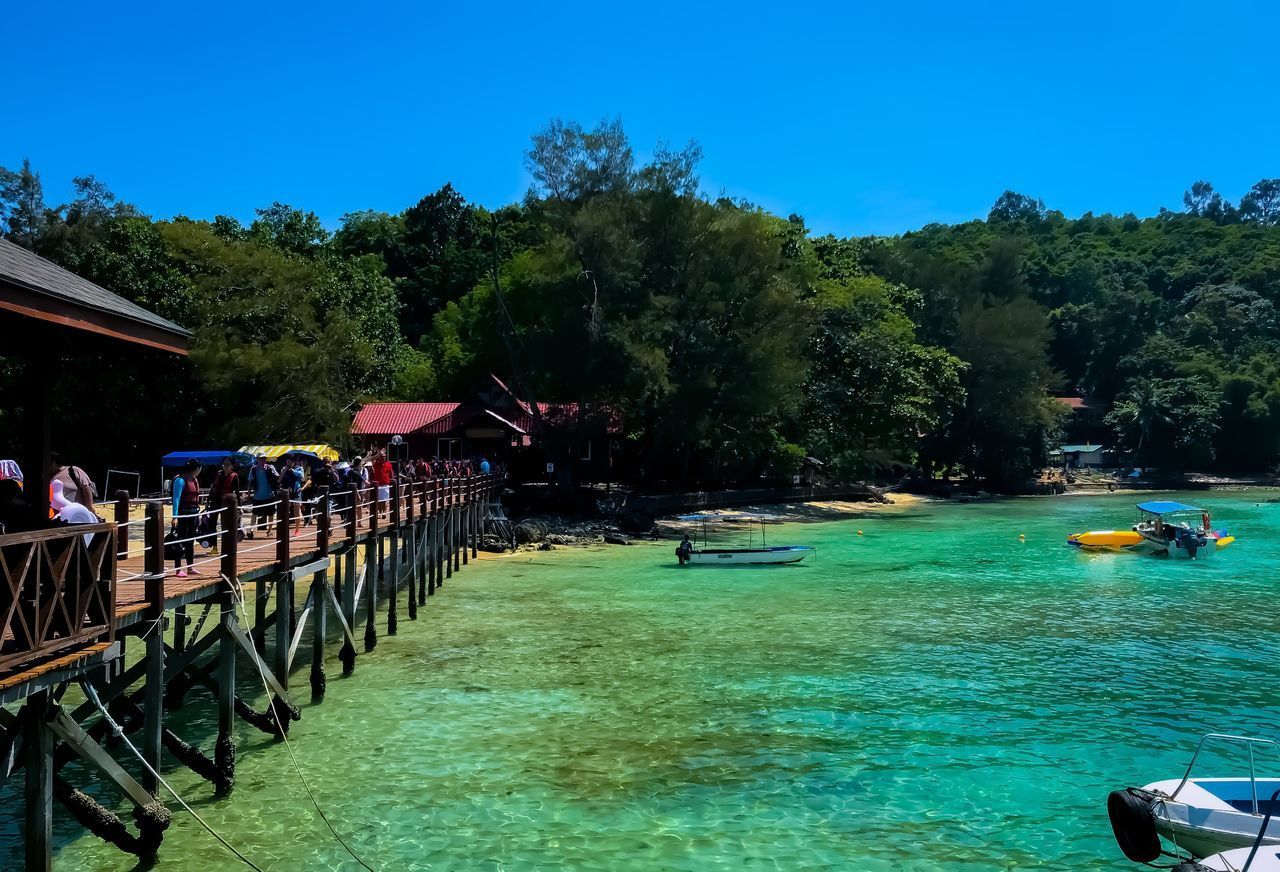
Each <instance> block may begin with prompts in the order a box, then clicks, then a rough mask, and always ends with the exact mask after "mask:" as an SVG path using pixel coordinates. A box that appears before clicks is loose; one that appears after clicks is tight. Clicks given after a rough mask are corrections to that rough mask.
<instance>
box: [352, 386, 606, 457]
mask: <svg viewBox="0 0 1280 872" xmlns="http://www.w3.org/2000/svg"><path fill="white" fill-rule="evenodd" d="M351 433H352V435H353V436H354V437H355V438H356V439H357V440H358V441H359V442H360V443H361V444H362V447H363V449H364V450H365V451H368V450H371V449H373V448H375V447H383V446H385V445H387V444H388V443H389V442H390V441H391V440H392V438H394V437H395V436H399V437H401V438H402V439H403V440H404V441H405V442H406V443H407V444H408V446H409V447H408V455H409V456H410V457H414V458H417V457H425V458H436V457H438V458H441V459H443V460H449V459H470V458H479V457H485V458H488V459H489V460H490V461H498V462H501V463H504V464H506V465H507V466H508V468H509V470H510V472H511V475H512V477H513V478H515V479H517V480H525V481H529V480H545V479H547V478H549V477H551V476H556V477H557V478H560V477H562V476H561V474H563V475H565V476H567V477H568V478H569V480H571V481H577V482H592V481H609V480H611V479H612V478H613V476H614V470H613V459H614V452H615V448H616V442H617V439H618V438H619V437H620V436H621V433H622V420H621V417H620V416H619V415H618V414H617V413H616V412H615V411H614V410H612V409H608V408H599V407H596V408H590V407H587V406H584V405H580V404H578V403H538V404H537V405H536V406H535V405H534V404H532V403H530V402H527V401H525V400H522V399H521V398H520V397H518V396H517V395H516V393H515V392H514V391H513V390H511V388H509V387H508V386H507V385H506V384H505V383H504V382H503V381H502V380H501V379H500V378H498V377H497V376H496V375H490V376H489V377H488V378H486V379H485V380H484V381H483V382H482V383H481V384H480V385H479V386H478V387H477V389H476V390H475V391H474V392H473V393H472V395H471V396H470V397H468V398H466V399H465V400H464V401H461V402H431V403H370V404H368V405H366V406H365V407H364V408H362V409H360V411H359V412H357V413H356V416H355V420H354V421H353V422H352V425H351ZM548 464H550V465H551V466H552V472H551V473H548Z"/></svg>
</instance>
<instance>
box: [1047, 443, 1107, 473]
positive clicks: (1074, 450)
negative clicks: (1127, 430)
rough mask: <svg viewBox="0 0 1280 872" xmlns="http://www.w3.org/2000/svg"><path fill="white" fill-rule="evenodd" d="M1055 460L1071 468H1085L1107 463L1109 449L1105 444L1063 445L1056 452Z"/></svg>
mask: <svg viewBox="0 0 1280 872" xmlns="http://www.w3.org/2000/svg"><path fill="white" fill-rule="evenodd" d="M1054 454H1055V455H1056V457H1055V460H1056V461H1057V462H1058V463H1061V464H1063V465H1065V466H1069V467H1071V468H1072V469H1085V468H1087V467H1094V466H1107V465H1109V459H1108V458H1109V455H1110V454H1111V451H1110V450H1109V449H1108V448H1107V447H1106V446H1105V445H1090V444H1088V443H1083V444H1079V445H1063V446H1061V447H1060V448H1059V449H1058V450H1057V451H1056V452H1054Z"/></svg>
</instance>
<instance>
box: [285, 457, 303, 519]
mask: <svg viewBox="0 0 1280 872" xmlns="http://www.w3.org/2000/svg"><path fill="white" fill-rule="evenodd" d="M302 479H303V473H302V460H301V458H298V457H291V458H288V459H286V460H285V462H284V471H283V472H282V473H280V486H281V487H282V488H284V489H285V490H286V491H288V492H289V514H290V515H291V516H292V517H291V518H281V519H280V520H281V522H282V523H284V524H285V525H286V526H287V525H288V524H289V521H290V520H292V521H293V533H294V535H295V536H296V535H297V534H299V533H301V532H302Z"/></svg>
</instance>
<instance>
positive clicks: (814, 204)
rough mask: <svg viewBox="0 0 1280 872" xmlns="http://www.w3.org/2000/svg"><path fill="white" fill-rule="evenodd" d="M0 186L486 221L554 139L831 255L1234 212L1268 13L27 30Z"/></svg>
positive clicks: (672, 16)
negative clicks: (29, 180)
mask: <svg viewBox="0 0 1280 872" xmlns="http://www.w3.org/2000/svg"><path fill="white" fill-rule="evenodd" d="M4 19H5V24H6V30H7V31H8V34H7V39H6V41H5V42H6V45H7V47H8V48H9V49H10V52H9V53H8V54H7V56H6V62H5V65H4V66H5V71H4V84H3V89H4V90H3V94H4V96H3V111H0V165H4V166H9V167H13V166H15V165H16V164H18V163H19V162H20V161H21V159H22V158H23V157H30V158H31V160H32V162H33V163H34V165H35V166H36V168H37V169H38V170H39V171H40V172H41V174H42V176H43V179H44V183H45V186H46V192H47V194H48V198H49V199H50V200H51V201H53V202H61V201H62V200H63V199H65V198H66V196H67V193H68V192H69V180H70V178H71V177H72V176H74V175H79V174H85V173H94V174H96V175H97V176H98V177H99V178H101V179H102V180H104V181H105V182H106V183H107V184H108V185H109V186H111V187H112V188H113V189H114V190H115V191H116V192H117V193H118V194H120V195H121V196H122V197H123V198H125V199H128V200H130V201H132V202H135V203H137V204H138V205H139V206H141V207H142V208H143V210H144V211H147V212H149V213H151V214H153V215H156V216H162V217H167V216H170V215H173V214H175V213H178V212H182V213H185V214H188V215H191V216H193V217H212V216H213V215H215V214H218V213H226V214H231V215H236V216H238V217H241V218H251V217H252V215H253V209H254V207H255V206H264V205H268V204H270V203H271V202H272V201H273V200H280V201H284V202H287V203H290V204H292V205H295V206H299V207H304V208H308V209H312V210H314V211H315V212H317V213H318V214H319V215H320V216H321V218H322V219H324V221H325V222H326V224H328V225H329V226H335V225H336V223H337V222H338V219H339V218H340V216H341V215H342V214H343V213H345V212H348V211H353V210H359V209H365V208H375V209H384V210H388V211H399V210H401V209H403V208H404V207H406V206H408V205H410V204H412V203H413V202H416V201H417V200H418V199H419V198H420V197H421V196H423V195H424V194H427V193H429V192H430V191H432V190H434V189H436V188H437V187H439V186H440V185H442V184H443V183H445V182H448V181H452V182H453V184H454V185H455V186H456V187H457V188H458V189H459V190H460V191H462V193H463V194H464V195H465V196H467V197H468V198H469V199H472V200H475V201H478V202H480V203H484V204H486V205H490V206H494V205H499V204H502V203H505V202H510V201H512V200H515V199H518V198H519V197H520V196H521V195H522V194H523V192H524V191H525V189H526V188H527V187H528V184H529V177H528V175H527V173H526V171H525V169H524V165H523V152H524V150H525V148H526V147H527V144H528V137H529V135H530V134H531V133H532V132H533V131H534V130H536V129H537V128H538V127H540V126H541V125H543V124H545V123H546V121H547V120H548V119H550V118H552V117H555V116H559V117H562V118H564V119H567V120H568V119H573V120H579V121H581V122H583V123H584V124H590V123H594V122H595V121H596V120H598V119H600V118H601V117H604V116H614V115H617V116H620V117H621V118H622V120H623V123H624V124H625V126H626V128H627V130H628V132H629V133H630V135H631V138H632V141H633V142H634V144H635V145H636V146H637V149H638V150H639V151H640V152H641V153H646V152H647V151H648V150H649V149H650V148H651V147H652V145H653V143H654V142H655V141H657V140H658V139H665V140H667V141H670V142H672V143H673V144H682V143H684V142H685V141H687V140H689V139H696V140H698V141H699V142H700V143H701V144H702V146H703V148H704V150H705V155H706V156H705V160H704V162H703V165H702V172H701V176H702V181H703V187H704V188H705V189H706V190H707V191H709V192H710V193H713V194H714V193H720V192H725V193H728V194H730V195H733V196H736V197H743V198H746V199H749V200H752V201H754V202H756V203H759V204H761V205H762V206H764V207H766V208H768V209H771V210H773V211H775V212H778V213H781V214H788V213H790V212H797V213H799V214H801V215H804V216H805V217H806V219H807V220H808V221H809V223H810V225H811V226H813V227H814V228H816V229H818V230H820V231H824V232H825V231H831V232H836V233H841V234H849V233H857V234H864V233H897V232H901V231H903V230H908V229H911V228H914V227H918V226H920V225H922V224H925V223H928V222H931V221H944V222H951V221H962V220H966V219H968V218H972V217H975V216H982V215H985V214H986V212H987V209H988V208H989V206H990V205H991V203H992V202H993V201H994V200H995V199H996V197H997V196H998V195H999V194H1000V193H1001V192H1002V191H1003V190H1005V189H1006V188H1012V189H1014V190H1017V191H1020V192H1023V193H1027V194H1032V195H1034V196H1038V197H1042V198H1044V200H1045V201H1046V203H1047V204H1048V205H1049V206H1050V207H1051V208H1055V209H1060V210H1062V211H1063V212H1066V213H1067V214H1068V215H1077V214H1079V213H1081V212H1084V211H1088V210H1092V211H1095V212H1102V211H1111V212H1116V213H1121V212H1128V211H1132V212H1136V213H1138V214H1140V215H1146V214H1153V213H1155V212H1156V211H1158V209H1159V207H1160V206H1162V205H1164V206H1169V207H1171V208H1177V207H1180V200H1181V194H1182V191H1183V190H1184V189H1185V188H1186V187H1188V186H1189V185H1190V183H1191V182H1192V181H1194V180H1196V179H1199V178H1207V179H1209V180H1211V181H1212V182H1213V183H1214V184H1215V185H1216V187H1217V188H1218V190H1219V191H1221V192H1222V193H1223V194H1224V195H1226V196H1228V197H1230V198H1231V199H1233V200H1234V199H1237V198H1238V197H1239V196H1240V194H1242V193H1243V192H1244V191H1245V190H1247V189H1248V187H1249V186H1250V185H1251V184H1252V183H1253V182H1254V181H1256V180H1257V179H1259V178H1264V177H1273V176H1280V149H1278V148H1277V143H1278V142H1280V138H1278V137H1277V133H1280V112H1277V96H1278V95H1280V88H1277V85H1280V73H1278V72H1277V70H1278V69H1280V68H1278V67H1277V64H1276V62H1275V58H1274V54H1273V52H1272V43H1273V42H1274V40H1273V36H1274V33H1275V28H1276V26H1277V24H1280V11H1277V9H1276V7H1275V4H1274V3H1273V4H1263V3H1249V4H1245V3H1239V4H1237V3H1230V2H1228V3H1203V2H1201V3H1195V4H1190V3H1170V2H1151V0H1132V2H1125V0H1110V2H1107V3H1091V2H1083V3H1079V2H1078V3H1070V4H1063V3H1045V2H1036V0H1023V2H1020V3H1009V4H990V3H988V4H984V3H957V2H945V3H932V2H918V3H885V2H883V0H882V2H877V3H874V4H864V3H860V2H844V3H830V4H816V3H785V2H775V3H769V4H756V3H738V4H723V5H721V4H716V5H711V4H705V5H704V4H698V3H695V2H683V3H666V2H647V3H642V4H633V3H608V2H600V0H597V2H594V3H590V4H575V3H538V2H522V3H494V4H481V3H468V2H451V3H438V2H423V3H413V4H404V5H403V6H397V5H396V4H393V3H369V4H356V3H349V2H348V3H343V4H329V3H324V2H313V3H286V2H272V0H259V2H256V3H252V4H238V3H234V2H225V3H213V4H192V3H176V4H165V5H160V4H155V5H151V4H147V3H110V4H104V3H97V2H95V3H79V4H76V3H72V4H60V3H55V2H29V0H28V2H20V3H15V4H12V6H11V8H9V9H8V10H7V11H6V12H5V15H4Z"/></svg>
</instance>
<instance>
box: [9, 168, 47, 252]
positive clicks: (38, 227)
mask: <svg viewBox="0 0 1280 872" xmlns="http://www.w3.org/2000/svg"><path fill="white" fill-rule="evenodd" d="M48 222H49V214H48V208H47V207H46V206H45V203H44V186H43V185H42V184H41V182H40V174H39V173H37V172H35V171H33V170H32V169H31V161H30V160H28V159H27V158H23V159H22V169H20V170H9V169H5V168H4V167H0V229H3V230H4V235H5V236H7V237H8V238H9V239H11V240H13V241H14V242H16V243H18V244H19V245H23V246H26V247H27V248H35V247H36V241H37V240H38V239H39V237H40V235H41V233H42V232H43V231H44V229H45V227H46V225H47V224H48Z"/></svg>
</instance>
